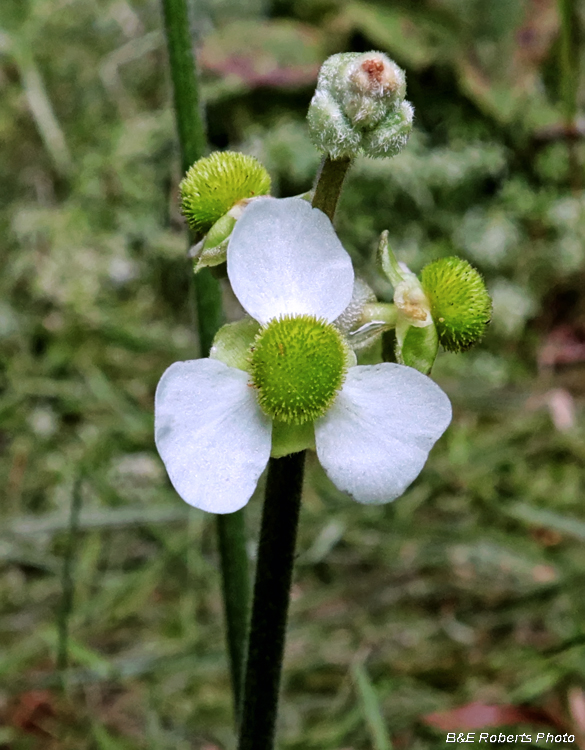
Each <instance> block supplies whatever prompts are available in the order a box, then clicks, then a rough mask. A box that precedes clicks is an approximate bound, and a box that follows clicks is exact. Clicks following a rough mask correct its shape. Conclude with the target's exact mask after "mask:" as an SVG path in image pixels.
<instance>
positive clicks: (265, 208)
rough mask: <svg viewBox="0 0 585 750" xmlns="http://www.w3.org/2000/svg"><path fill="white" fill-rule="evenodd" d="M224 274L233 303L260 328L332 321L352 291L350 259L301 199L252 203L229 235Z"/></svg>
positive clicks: (316, 213)
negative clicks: (282, 322) (282, 321)
mask: <svg viewBox="0 0 585 750" xmlns="http://www.w3.org/2000/svg"><path fill="white" fill-rule="evenodd" d="M227 268H228V276H229V279H230V282H231V285H232V288H233V290H234V293H235V295H236V297H237V298H238V300H239V301H240V303H241V304H242V306H243V307H244V309H245V310H246V312H248V313H249V314H250V315H251V316H252V317H253V318H255V319H256V320H258V321H259V322H260V323H267V322H268V321H269V320H271V319H272V318H278V317H281V316H283V315H314V316H315V317H317V318H325V320H327V321H332V320H335V318H337V316H338V315H341V313H342V312H343V311H344V310H345V308H346V307H347V305H348V304H349V302H350V300H351V295H352V291H353V267H352V264H351V259H350V257H349V255H348V254H347V252H346V251H345V250H344V248H343V245H342V244H341V242H340V241H339V239H338V238H337V235H336V234H335V230H334V229H333V226H332V224H331V222H330V221H329V219H328V218H327V216H325V214H324V213H323V212H322V211H319V210H318V209H316V208H312V207H311V204H310V203H308V202H307V201H305V200H302V198H284V199H276V198H257V199H256V200H254V201H252V202H251V203H250V204H249V205H248V206H247V207H246V209H245V210H244V213H243V215H242V217H241V218H240V219H238V222H237V223H236V226H235V227H234V231H233V232H232V235H231V238H230V242H229V245H228V250H227Z"/></svg>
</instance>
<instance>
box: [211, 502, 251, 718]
mask: <svg viewBox="0 0 585 750" xmlns="http://www.w3.org/2000/svg"><path fill="white" fill-rule="evenodd" d="M217 538H218V541H219V556H220V564H221V577H222V586H223V600H224V605H225V614H226V623H227V640H228V650H229V655H230V673H231V678H232V692H233V695H234V706H235V713H236V717H239V711H240V708H241V703H242V688H243V682H244V661H245V658H246V636H247V633H248V614H249V602H250V574H249V569H248V567H249V566H248V553H247V550H246V523H245V516H244V512H243V510H239V511H237V512H236V513H232V514H230V515H227V516H222V515H218V516H217ZM244 560H245V564H242V561H244Z"/></svg>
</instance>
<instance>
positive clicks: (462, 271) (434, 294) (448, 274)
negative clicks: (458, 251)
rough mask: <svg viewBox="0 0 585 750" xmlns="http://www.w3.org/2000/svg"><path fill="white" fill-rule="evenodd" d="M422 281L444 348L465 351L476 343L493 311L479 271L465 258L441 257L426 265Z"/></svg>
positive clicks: (452, 350)
mask: <svg viewBox="0 0 585 750" xmlns="http://www.w3.org/2000/svg"><path fill="white" fill-rule="evenodd" d="M421 282H422V286H423V289H424V291H425V293H426V295H427V297H428V300H429V302H430V306H431V315H432V317H433V321H434V323H435V326H436V327H437V333H438V334H439V341H440V342H441V344H442V345H443V346H444V347H445V349H447V351H450V352H462V351H465V350H466V349H469V348H470V347H472V346H473V345H474V344H475V343H477V342H478V341H479V340H480V339H481V337H482V336H483V333H484V331H485V329H486V326H487V324H488V323H489V322H490V318H491V314H492V301H491V299H490V296H489V294H488V291H487V289H486V286H485V283H484V281H483V279H482V277H481V274H480V273H479V271H477V270H476V269H475V268H473V266H471V265H470V264H469V263H468V262H467V261H466V260H463V259H462V258H455V257H451V258H441V259H440V260H436V261H434V262H433V263H429V265H428V266H425V268H423V270H422V274H421Z"/></svg>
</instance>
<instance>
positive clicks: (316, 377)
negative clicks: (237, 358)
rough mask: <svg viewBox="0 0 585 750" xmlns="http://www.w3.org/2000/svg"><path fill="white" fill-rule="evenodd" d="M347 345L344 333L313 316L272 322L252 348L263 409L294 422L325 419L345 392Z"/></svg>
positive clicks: (252, 368)
mask: <svg viewBox="0 0 585 750" xmlns="http://www.w3.org/2000/svg"><path fill="white" fill-rule="evenodd" d="M345 371H346V347H345V346H344V344H343V341H342V338H341V336H340V334H339V333H338V331H337V330H336V329H335V328H334V327H333V326H332V325H330V324H329V323H327V322H326V321H324V320H318V319H317V318H315V317H313V316H311V315H302V316H296V317H292V316H285V317H282V318H278V319H274V320H271V321H270V323H268V325H267V326H266V327H265V328H263V329H262V330H261V331H260V333H259V334H258V336H257V337H256V340H255V342H254V346H253V348H252V358H251V366H250V373H251V375H252V382H253V384H254V386H255V387H256V388H257V389H258V401H259V403H260V406H261V408H262V410H263V411H264V412H265V413H266V414H268V415H269V416H270V417H272V418H273V419H279V420H280V421H281V422H285V423H289V424H303V423H305V422H312V421H314V420H315V419H317V418H318V417H320V416H322V415H323V414H324V413H325V412H326V411H327V409H328V408H329V406H331V404H332V403H333V400H334V399H335V396H336V394H337V392H338V391H339V389H340V388H341V386H342V384H343V380H344V376H345Z"/></svg>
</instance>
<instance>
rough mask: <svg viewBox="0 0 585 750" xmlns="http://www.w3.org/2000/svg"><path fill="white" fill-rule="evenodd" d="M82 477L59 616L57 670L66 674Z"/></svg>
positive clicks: (75, 498) (75, 489)
mask: <svg viewBox="0 0 585 750" xmlns="http://www.w3.org/2000/svg"><path fill="white" fill-rule="evenodd" d="M81 483H82V479H81V477H78V478H77V479H76V480H75V483H74V484H73V491H72V493H71V506H70V509H69V526H68V529H67V541H66V545H65V552H64V554H63V570H62V573H61V592H62V593H61V606H60V607H59V612H58V616H57V669H58V670H59V672H61V673H62V675H63V674H64V672H65V670H66V669H67V667H68V665H69V623H70V620H71V614H72V612H73V598H74V594H75V576H74V568H75V551H76V548H77V537H78V536H79V516H80V513H81V505H82V494H81Z"/></svg>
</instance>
